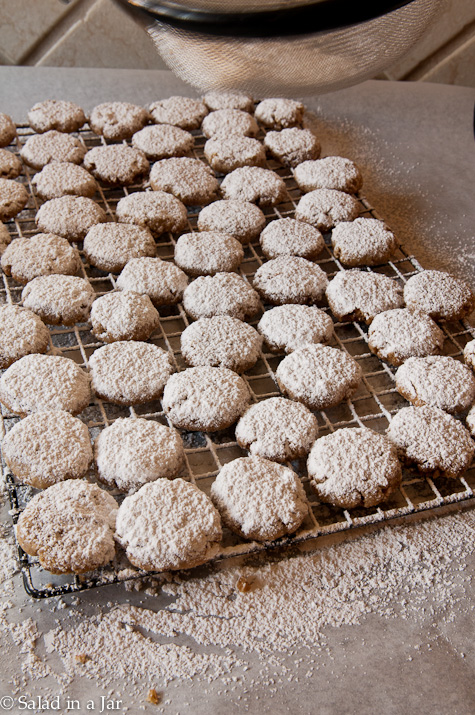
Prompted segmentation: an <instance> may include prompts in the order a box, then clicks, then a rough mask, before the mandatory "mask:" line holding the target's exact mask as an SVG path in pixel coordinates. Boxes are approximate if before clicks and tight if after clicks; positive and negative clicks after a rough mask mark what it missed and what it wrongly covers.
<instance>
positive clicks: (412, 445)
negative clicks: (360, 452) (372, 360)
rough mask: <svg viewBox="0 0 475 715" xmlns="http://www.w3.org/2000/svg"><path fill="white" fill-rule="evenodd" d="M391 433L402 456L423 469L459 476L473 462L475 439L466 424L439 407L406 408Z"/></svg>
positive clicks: (390, 437) (393, 421)
mask: <svg viewBox="0 0 475 715" xmlns="http://www.w3.org/2000/svg"><path fill="white" fill-rule="evenodd" d="M387 435H388V437H389V439H390V440H391V442H393V443H394V444H395V445H396V447H397V451H398V454H399V457H400V459H402V460H403V461H404V462H405V463H407V464H414V465H415V466H416V467H417V469H418V470H419V471H420V472H428V473H431V474H434V476H443V477H449V478H450V477H453V478H456V477H459V476H460V475H461V474H463V472H464V471H465V470H466V469H468V467H469V466H470V464H471V463H472V459H473V455H474V453H475V442H473V440H472V438H471V437H470V433H469V432H468V430H466V429H465V427H464V426H463V424H462V423H461V422H459V421H458V420H456V419H455V417H452V416H451V415H448V414H447V413H446V412H443V411H442V410H439V408H438V407H429V406H423V407H405V408H404V409H402V410H399V412H398V413H397V414H396V415H394V417H393V419H392V421H391V424H390V425H389V427H388V430H387Z"/></svg>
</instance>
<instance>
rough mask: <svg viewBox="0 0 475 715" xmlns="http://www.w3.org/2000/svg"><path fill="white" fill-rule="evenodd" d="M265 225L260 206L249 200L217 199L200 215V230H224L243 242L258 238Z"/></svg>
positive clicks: (202, 210)
mask: <svg viewBox="0 0 475 715" xmlns="http://www.w3.org/2000/svg"><path fill="white" fill-rule="evenodd" d="M265 225H266V219H265V216H264V214H263V213H262V211H261V210H260V208H258V207H257V206H255V205H254V204H251V203H249V201H233V200H228V201H226V200H224V201H215V202H214V203H212V204H210V205H209V206H205V208H204V209H201V211H200V213H199V215H198V228H199V230H200V231H224V232H225V233H230V234H231V236H234V238H237V239H238V241H241V243H243V244H246V243H249V242H250V241H252V240H253V239H255V238H257V236H258V235H259V234H260V232H261V231H262V229H263V228H264V226H265Z"/></svg>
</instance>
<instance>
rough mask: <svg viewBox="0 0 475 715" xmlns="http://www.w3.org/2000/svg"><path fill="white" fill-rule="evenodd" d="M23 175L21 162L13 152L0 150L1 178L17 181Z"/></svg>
mask: <svg viewBox="0 0 475 715" xmlns="http://www.w3.org/2000/svg"><path fill="white" fill-rule="evenodd" d="M20 174H21V161H20V159H19V158H18V157H17V156H16V154H14V153H13V152H12V151H8V149H0V178H1V179H16V177H17V176H19V175H20Z"/></svg>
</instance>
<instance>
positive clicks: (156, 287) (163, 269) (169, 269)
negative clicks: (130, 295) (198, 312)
mask: <svg viewBox="0 0 475 715" xmlns="http://www.w3.org/2000/svg"><path fill="white" fill-rule="evenodd" d="M116 285H117V288H120V289H121V290H132V291H135V292H136V293H140V294H142V295H148V297H149V298H150V300H151V301H152V303H153V304H154V305H156V306H159V305H174V304H175V303H178V302H179V301H180V300H181V299H182V297H183V293H184V291H185V288H186V287H187V285H188V278H187V277H186V273H183V271H182V270H181V269H180V268H178V266H175V264H174V263H169V262H168V261H162V259H161V258H133V259H132V260H131V261H129V262H128V263H127V265H126V266H125V268H124V269H123V271H122V273H121V274H120V276H119V277H118V278H117V284H116Z"/></svg>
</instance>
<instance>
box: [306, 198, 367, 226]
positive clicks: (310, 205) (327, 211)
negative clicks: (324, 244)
mask: <svg viewBox="0 0 475 715" xmlns="http://www.w3.org/2000/svg"><path fill="white" fill-rule="evenodd" d="M358 214H359V203H358V201H357V200H356V199H355V198H354V197H353V196H350V195H349V194H345V193H344V192H343V191H335V190H334V189H316V190H315V191H311V192H310V193H308V194H305V196H302V198H301V199H300V201H299V203H298V205H297V208H296V210H295V218H296V219H298V220H299V221H306V222H307V223H309V224H311V225H312V226H315V228H318V229H319V230H320V231H329V230H330V229H331V228H333V226H335V225H336V224H337V223H339V222H340V221H352V220H353V219H355V218H356V217H357V216H358Z"/></svg>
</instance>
